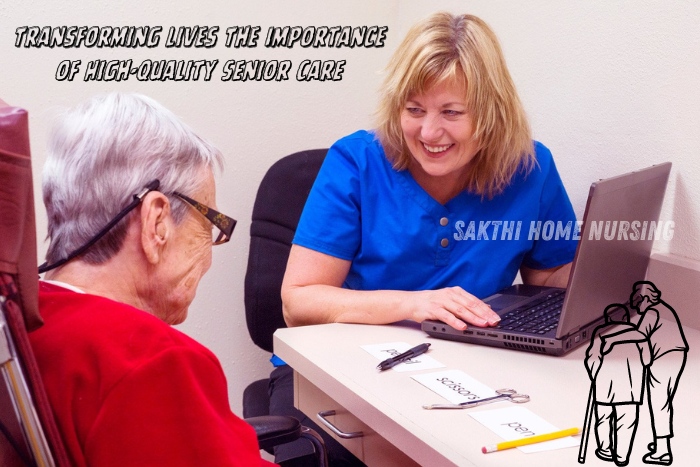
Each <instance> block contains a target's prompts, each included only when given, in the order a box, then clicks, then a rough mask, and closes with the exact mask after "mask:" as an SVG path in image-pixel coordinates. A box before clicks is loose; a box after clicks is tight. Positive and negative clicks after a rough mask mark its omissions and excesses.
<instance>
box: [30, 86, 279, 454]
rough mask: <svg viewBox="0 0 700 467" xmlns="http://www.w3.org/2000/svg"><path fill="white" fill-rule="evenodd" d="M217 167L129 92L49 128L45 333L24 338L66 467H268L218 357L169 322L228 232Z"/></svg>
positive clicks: (180, 128) (215, 155) (181, 312)
mask: <svg viewBox="0 0 700 467" xmlns="http://www.w3.org/2000/svg"><path fill="white" fill-rule="evenodd" d="M221 165H222V156H221V154H220V153H219V152H218V150H217V149H215V148H214V147H213V146H211V145H210V144H209V143H207V142H206V141H204V140H202V139H201V138H199V137H198V136H197V135H196V134H195V133H194V132H193V131H192V130H191V129H189V128H188V127H187V126H185V125H184V124H182V123H181V122H180V121H179V120H178V119H177V118H176V117H175V116H174V115H173V114H172V113H170V112H169V111H168V110H166V109H165V108H163V107H162V106H160V105H159V104H158V103H156V102H154V101H153V100H151V99H149V98H146V97H144V96H139V95H126V94H108V95H103V96H99V97H96V98H94V99H92V100H90V101H88V102H86V103H85V104H83V105H81V106H79V107H77V108H76V109H74V110H72V111H70V112H68V113H66V114H65V115H63V118H62V120H61V121H60V124H59V125H57V127H56V128H55V130H54V132H53V133H52V136H51V139H50V143H49V148H48V157H47V162H46V166H45V169H44V181H43V192H44V202H45V204H46V210H47V214H48V220H49V238H50V245H49V249H48V253H47V263H48V264H46V263H45V264H44V265H43V266H42V267H41V268H40V270H41V271H49V272H47V274H46V276H45V280H43V281H42V282H41V283H40V294H39V303H40V311H41V314H42V316H43V318H44V320H45V324H44V326H43V327H42V328H40V329H39V330H37V331H35V332H33V333H31V334H30V338H31V343H32V346H33V348H34V352H35V355H36V358H37V361H38V364H39V368H40V371H41V374H42V377H43V381H44V384H45V386H46V391H47V393H48V396H49V400H50V402H51V405H52V407H53V410H54V415H55V418H56V421H57V423H58V427H59V430H60V432H61V435H62V437H63V441H64V443H65V445H66V448H67V451H68V454H69V457H70V459H71V463H72V465H74V466H87V465H90V466H107V465H109V466H128V465H153V466H156V465H158V466H163V465H167V466H169V467H172V466H192V465H212V466H214V465H215V466H227V465H228V466H234V465H236V466H238V465H240V466H249V465H261V464H267V462H265V461H263V460H261V459H260V452H259V449H258V445H257V440H256V437H255V433H254V431H253V429H252V428H251V427H250V426H248V425H247V424H246V423H244V422H243V421H242V420H241V419H240V418H238V417H237V416H236V415H234V414H233V413H232V412H231V409H230V406H229V401H228V393H227V387H226V380H225V376H224V373H223V371H222V368H221V366H220V364H219V361H218V360H217V358H216V357H215V356H214V354H213V353H212V352H211V351H209V350H208V349H206V348H205V347H203V346H202V345H200V344H198V343H197V342H195V341H194V340H192V339H190V338H189V337H187V336H186V335H184V334H182V333H181V332H179V331H177V330H175V329H174V328H172V327H171V326H170V325H172V324H177V323H181V322H182V321H183V320H184V319H185V318H186V317H187V309H188V307H189V305H190V303H191V302H192V300H193V299H194V296H195V291H196V289H197V284H198V283H199V280H200V279H201V278H202V275H204V273H205V272H206V271H207V269H209V266H210V265H211V247H212V243H213V241H214V242H224V241H226V240H228V238H229V236H230V235H231V233H232V231H233V227H234V224H235V221H234V220H233V219H231V218H229V217H226V216H224V215H223V214H219V213H217V212H216V211H215V210H214V209H212V207H215V206H216V199H215V186H214V169H217V168H219V167H220V166H221ZM117 213H118V214H117ZM212 232H214V234H215V235H214V236H212ZM213 239H214V240H213Z"/></svg>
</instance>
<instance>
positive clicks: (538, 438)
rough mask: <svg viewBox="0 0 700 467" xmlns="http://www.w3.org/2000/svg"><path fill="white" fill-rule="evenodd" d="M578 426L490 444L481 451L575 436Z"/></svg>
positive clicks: (491, 450) (500, 449) (501, 449)
mask: <svg viewBox="0 0 700 467" xmlns="http://www.w3.org/2000/svg"><path fill="white" fill-rule="evenodd" d="M578 432H579V429H578V428H567V429H566V430H559V431H554V432H552V433H544V434H542V435H535V436H530V437H529V438H520V439H514V440H512V441H503V442H502V443H498V444H490V445H488V446H484V447H483V448H481V452H483V453H484V454H486V453H489V452H496V451H503V450H504V449H511V448H517V447H520V446H526V445H528V444H535V443H543V442H545V441H551V440H553V439H559V438H565V437H567V436H573V435H576V434H578Z"/></svg>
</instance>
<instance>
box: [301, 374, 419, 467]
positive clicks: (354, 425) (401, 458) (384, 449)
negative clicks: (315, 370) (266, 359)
mask: <svg viewBox="0 0 700 467" xmlns="http://www.w3.org/2000/svg"><path fill="white" fill-rule="evenodd" d="M294 405H295V406H296V407H297V408H298V409H299V410H301V411H302V412H304V413H305V414H306V415H307V416H308V417H309V418H311V419H312V420H314V421H315V422H316V423H317V424H318V425H319V426H320V427H321V428H323V429H324V430H325V431H326V432H327V433H328V434H329V435H331V436H332V437H333V438H334V439H336V440H337V441H338V442H339V443H340V444H342V445H343V446H345V448H346V449H348V450H349V451H350V452H352V453H353V454H354V455H355V456H357V458H358V459H360V460H361V461H362V462H364V463H365V464H367V465H368V466H370V467H373V466H382V467H383V466H400V467H410V466H414V465H418V464H416V463H415V462H414V461H413V460H412V459H411V458H409V457H408V456H406V454H404V453H403V452H402V451H400V450H399V449H397V448H396V447H395V446H394V445H393V444H391V443H390V442H388V441H387V440H386V439H384V438H383V437H381V436H380V435H378V434H377V433H375V432H374V431H373V430H372V429H371V428H369V427H368V426H367V425H365V424H364V423H362V421H360V420H359V419H357V418H356V417H355V416H354V415H352V414H351V413H350V412H348V411H347V410H346V409H345V408H344V407H343V406H342V405H340V404H339V403H338V402H336V401H335V400H333V399H332V398H331V397H330V396H328V394H326V393H324V392H323V391H321V390H320V389H319V388H318V387H316V386H315V385H313V384H312V383H311V382H310V381H309V380H307V379H306V378H304V377H303V376H301V375H300V374H298V373H296V372H295V373H294ZM330 410H332V411H334V412H335V414H334V415H329V416H326V417H325V418H326V419H327V420H328V421H329V422H330V423H332V424H333V425H334V426H335V427H336V428H337V429H339V430H341V431H342V432H345V433H356V432H362V436H358V437H354V438H350V439H343V438H341V437H339V436H338V435H336V434H335V433H333V432H332V431H331V429H330V428H328V427H326V426H325V425H324V424H323V422H321V421H320V420H319V417H318V416H317V414H318V413H320V412H326V411H330Z"/></svg>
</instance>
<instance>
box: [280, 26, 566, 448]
mask: <svg viewBox="0 0 700 467" xmlns="http://www.w3.org/2000/svg"><path fill="white" fill-rule="evenodd" d="M493 220H500V221H502V222H504V223H506V222H512V221H516V222H517V221H522V223H523V225H530V222H542V223H544V222H547V221H552V222H555V223H562V224H563V225H566V224H567V223H569V222H571V223H573V224H575V222H576V218H575V214H574V212H573V209H572V206H571V203H570V201H569V198H568V196H567V194H566V190H565V189H564V186H563V184H562V181H561V179H560V177H559V174H558V172H557V169H556V167H555V164H554V161H553V159H552V155H551V153H550V151H549V150H548V149H547V148H546V147H545V146H544V145H542V144H541V143H539V142H533V140H532V136H531V131H530V127H529V124H528V121H527V118H526V116H525V111H524V109H523V107H522V104H521V102H520V99H519V98H518V95H517V92H516V90H515V86H514V84H513V81H512V79H511V77H510V73H509V72H508V69H507V67H506V64H505V60H504V58H503V53H502V51H501V48H500V45H499V43H498V40H497V38H496V36H495V34H494V33H493V32H492V30H491V29H490V28H489V27H488V26H487V25H486V24H485V23H484V22H483V21H482V20H481V19H479V18H477V17H474V16H471V15H452V14H448V13H437V14H434V15H432V16H431V17H429V18H427V19H426V20H424V21H422V22H420V23H419V24H417V25H416V26H414V27H413V28H412V29H411V30H410V31H409V32H408V35H407V36H406V38H405V39H404V41H403V42H402V43H401V45H400V46H399V48H398V49H397V50H396V52H395V53H394V55H393V57H392V59H391V61H390V63H389V65H388V68H387V73H386V77H385V80H384V84H383V86H382V88H381V89H380V103H379V109H378V122H377V126H376V130H374V131H358V132H356V133H354V134H351V135H349V136H347V137H344V138H342V139H340V140H339V141H338V142H336V143H335V144H334V145H333V146H332V147H331V148H330V150H329V151H328V155H327V156H326V159H325V162H324V164H323V166H322V168H321V170H320V173H319V175H318V178H317V179H316V182H315V185H314V187H313V189H312V190H311V193H310V195H309V198H308V201H307V203H306V206H305V208H304V212H303V214H302V216H301V220H300V222H299V226H298V229H297V232H296V236H295V238H294V245H293V246H292V249H291V253H290V257H289V263H288V265H287V271H286V274H285V278H284V282H283V285H282V298H283V303H284V316H285V320H286V321H287V324H288V325H290V326H300V325H306V324H314V323H329V322H349V323H368V324H386V323H393V322H396V321H401V320H413V321H416V322H421V321H423V320H426V319H436V320H440V321H443V322H445V323H447V324H449V325H450V326H452V327H454V328H457V329H464V328H466V326H467V325H468V324H469V325H475V326H492V325H494V324H496V323H497V322H498V316H497V315H496V314H495V313H494V312H493V311H492V310H491V309H490V308H489V307H488V306H486V305H485V304H484V303H483V302H482V301H481V300H480V297H485V296H487V295H489V294H492V293H494V292H496V291H497V290H499V289H500V288H502V287H505V286H507V285H510V284H511V283H512V282H513V280H514V279H515V277H516V275H517V273H518V271H520V273H521V276H522V278H523V280H524V282H526V283H528V284H536V285H545V284H546V285H558V286H564V285H565V283H566V281H567V279H568V276H569V270H570V263H571V261H572V260H573V257H574V253H575V250H576V243H577V242H576V241H574V240H571V239H563V238H558V239H555V238H552V239H550V240H549V241H547V240H544V239H543V238H539V239H534V238H528V236H526V235H522V236H519V237H518V238H517V239H516V238H496V239H482V240H463V241H458V240H457V236H456V235H457V234H458V231H457V229H456V226H457V225H461V224H459V222H460V221H461V222H470V221H475V222H477V223H478V222H480V221H493ZM290 379H291V370H290V369H289V368H287V367H284V366H281V367H278V368H276V369H275V370H274V371H273V373H272V380H273V391H272V399H273V401H272V403H273V404H277V405H278V406H279V407H286V406H287V405H288V406H289V407H291V406H292V397H291V384H285V381H289V380H290ZM278 460H279V458H278Z"/></svg>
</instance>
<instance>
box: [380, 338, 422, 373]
mask: <svg viewBox="0 0 700 467" xmlns="http://www.w3.org/2000/svg"><path fill="white" fill-rule="evenodd" d="M428 347H430V344H420V345H417V346H415V347H413V348H412V349H408V350H407V351H405V352H404V353H402V354H399V355H397V356H395V357H391V358H387V359H386V360H384V361H383V362H382V363H380V364H379V365H377V369H378V370H379V371H384V370H388V369H389V368H392V367H394V366H396V365H398V364H399V363H402V362H405V361H406V360H408V359H410V358H413V357H417V356H418V355H420V354H424V353H425V352H427V351H428Z"/></svg>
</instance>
